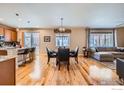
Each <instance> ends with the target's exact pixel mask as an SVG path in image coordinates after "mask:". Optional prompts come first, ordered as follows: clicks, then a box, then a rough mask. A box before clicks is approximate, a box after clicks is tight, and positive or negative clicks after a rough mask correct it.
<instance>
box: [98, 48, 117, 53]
mask: <svg viewBox="0 0 124 93" xmlns="http://www.w3.org/2000/svg"><path fill="white" fill-rule="evenodd" d="M96 50H97V52H104V51H116V50H117V48H116V47H97V48H96Z"/></svg>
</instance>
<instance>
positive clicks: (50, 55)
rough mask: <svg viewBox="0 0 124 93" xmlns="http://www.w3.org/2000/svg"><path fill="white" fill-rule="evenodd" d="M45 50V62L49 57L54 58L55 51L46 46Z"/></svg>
mask: <svg viewBox="0 0 124 93" xmlns="http://www.w3.org/2000/svg"><path fill="white" fill-rule="evenodd" d="M46 51H47V56H48V61H47V64H48V63H49V61H50V58H56V56H57V55H56V52H55V51H51V50H50V49H49V48H47V47H46Z"/></svg>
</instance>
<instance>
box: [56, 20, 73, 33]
mask: <svg viewBox="0 0 124 93" xmlns="http://www.w3.org/2000/svg"><path fill="white" fill-rule="evenodd" d="M63 20H64V19H63V18H60V21H61V25H60V27H59V28H56V29H54V32H56V33H70V32H71V29H68V28H65V27H64V26H63Z"/></svg>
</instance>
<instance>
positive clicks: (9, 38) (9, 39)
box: [5, 29, 12, 41]
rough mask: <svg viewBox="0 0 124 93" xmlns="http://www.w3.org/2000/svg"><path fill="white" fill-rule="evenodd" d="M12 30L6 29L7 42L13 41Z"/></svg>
mask: <svg viewBox="0 0 124 93" xmlns="http://www.w3.org/2000/svg"><path fill="white" fill-rule="evenodd" d="M11 40H12V38H11V30H9V29H5V41H11Z"/></svg>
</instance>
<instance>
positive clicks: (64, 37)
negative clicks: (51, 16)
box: [56, 33, 70, 47]
mask: <svg viewBox="0 0 124 93" xmlns="http://www.w3.org/2000/svg"><path fill="white" fill-rule="evenodd" d="M69 45H70V35H69V34H63V33H62V34H56V46H57V47H62V46H65V47H69Z"/></svg>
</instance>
